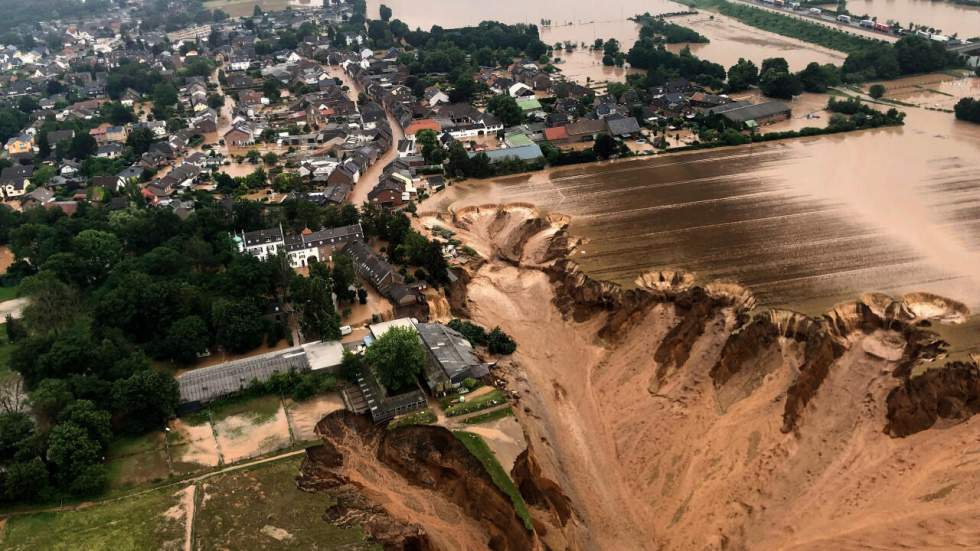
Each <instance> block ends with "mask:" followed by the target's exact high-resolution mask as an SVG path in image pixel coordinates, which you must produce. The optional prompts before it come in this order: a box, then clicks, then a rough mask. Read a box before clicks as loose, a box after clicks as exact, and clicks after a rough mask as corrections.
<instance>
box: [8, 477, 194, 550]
mask: <svg viewBox="0 0 980 551" xmlns="http://www.w3.org/2000/svg"><path fill="white" fill-rule="evenodd" d="M176 491H177V489H175V488H167V489H165V490H160V491H155V492H150V493H147V494H142V495H140V496H137V497H133V498H128V499H123V500H120V501H114V502H110V503H106V504H103V505H97V506H94V507H90V508H87V509H82V510H80V511H68V512H62V513H37V514H33V515H24V516H17V517H12V518H11V519H10V520H8V521H7V526H6V529H5V530H4V532H3V536H2V541H0V547H2V548H3V549H8V550H11V551H15V550H16V551H20V550H23V551H34V550H39V549H44V550H46V551H62V550H64V551H70V550H71V551H73V550H76V549H85V550H87V551H96V550H107V551H119V550H123V549H180V548H182V547H183V543H184V527H185V526H184V519H183V517H182V516H181V517H180V518H176V519H172V518H168V517H167V515H166V514H165V513H166V511H167V510H168V509H170V508H171V507H173V506H175V505H176V504H177V503H178V502H179V498H178V497H174V493H175V492H176Z"/></svg>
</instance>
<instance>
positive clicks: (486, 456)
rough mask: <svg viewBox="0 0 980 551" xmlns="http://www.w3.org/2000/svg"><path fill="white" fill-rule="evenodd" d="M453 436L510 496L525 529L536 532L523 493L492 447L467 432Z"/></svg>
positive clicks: (459, 432)
mask: <svg viewBox="0 0 980 551" xmlns="http://www.w3.org/2000/svg"><path fill="white" fill-rule="evenodd" d="M453 435H454V436H456V438H457V439H458V440H459V441H460V442H462V443H463V445H464V446H466V449H468V450H469V451H470V453H472V454H473V456H474V457H476V458H477V459H479V460H480V463H483V467H484V468H485V469H486V470H487V472H488V473H489V474H490V478H492V479H493V483H494V484H496V485H497V487H498V488H500V489H501V490H502V491H503V492H504V493H505V494H507V495H508V496H510V501H511V503H513V504H514V511H516V512H517V516H518V517H520V519H521V520H522V521H523V522H524V527H525V528H527V529H528V530H529V531H532V530H534V527H533V525H532V524H531V513H530V512H528V510H527V503H525V502H524V498H523V497H522V496H521V493H520V492H519V491H517V486H515V485H514V481H513V480H511V479H510V475H508V474H507V472H506V471H504V468H503V467H502V466H501V465H500V462H499V461H497V456H495V455H494V454H493V450H491V449H490V446H488V445H487V443H486V442H484V441H483V438H480V437H479V436H478V435H476V434H473V433H469V432H465V431H461V430H458V431H453Z"/></svg>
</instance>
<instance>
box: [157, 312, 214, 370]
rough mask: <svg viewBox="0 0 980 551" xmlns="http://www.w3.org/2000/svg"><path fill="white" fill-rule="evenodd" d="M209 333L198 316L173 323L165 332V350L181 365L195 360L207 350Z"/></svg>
mask: <svg viewBox="0 0 980 551" xmlns="http://www.w3.org/2000/svg"><path fill="white" fill-rule="evenodd" d="M209 340H210V333H209V332H208V326H207V324H206V323H204V320H203V319H201V318H200V317H199V316H187V317H184V318H181V319H179V320H177V321H175V322H174V323H173V324H172V325H171V326H170V329H169V330H168V331H167V339H166V342H167V350H168V351H169V353H170V357H171V358H173V359H174V361H177V362H179V363H182V364H190V363H193V362H195V361H196V360H197V356H198V354H201V353H204V352H206V351H207V349H208V343H209Z"/></svg>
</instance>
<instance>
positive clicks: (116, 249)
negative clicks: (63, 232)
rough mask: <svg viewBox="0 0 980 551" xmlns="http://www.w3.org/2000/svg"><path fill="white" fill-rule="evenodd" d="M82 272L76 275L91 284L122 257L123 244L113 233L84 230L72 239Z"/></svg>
mask: <svg viewBox="0 0 980 551" xmlns="http://www.w3.org/2000/svg"><path fill="white" fill-rule="evenodd" d="M72 246H73V248H74V250H75V253H76V255H77V256H78V257H79V258H80V259H82V264H81V267H82V268H83V269H84V272H83V273H81V274H78V275H77V276H76V277H77V278H79V280H81V281H84V282H86V283H89V284H92V283H96V282H99V281H102V280H103V279H104V278H105V277H106V276H108V275H109V272H110V271H111V270H112V268H113V266H115V265H116V263H118V262H119V261H120V260H122V257H123V244H122V241H120V240H119V238H118V237H116V235H115V234H114V233H110V232H106V231H100V230H84V231H82V232H80V233H79V234H78V235H76V236H75V238H74V239H73V240H72Z"/></svg>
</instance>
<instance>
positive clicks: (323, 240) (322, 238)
mask: <svg viewBox="0 0 980 551" xmlns="http://www.w3.org/2000/svg"><path fill="white" fill-rule="evenodd" d="M360 239H364V230H363V229H361V224H360V223H357V224H353V225H350V226H341V227H339V228H328V229H322V230H319V231H315V232H312V233H309V234H298V235H291V236H289V237H287V238H286V250H287V251H298V250H303V249H309V248H311V247H322V246H324V245H340V244H344V243H349V242H350V241H353V240H360Z"/></svg>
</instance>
